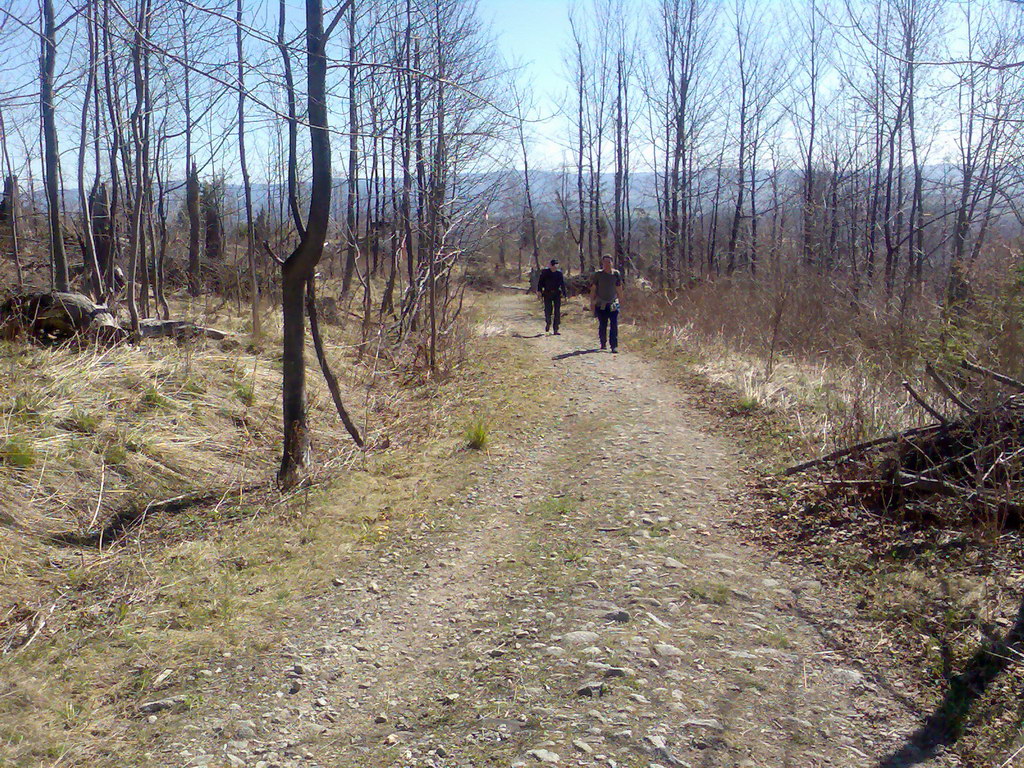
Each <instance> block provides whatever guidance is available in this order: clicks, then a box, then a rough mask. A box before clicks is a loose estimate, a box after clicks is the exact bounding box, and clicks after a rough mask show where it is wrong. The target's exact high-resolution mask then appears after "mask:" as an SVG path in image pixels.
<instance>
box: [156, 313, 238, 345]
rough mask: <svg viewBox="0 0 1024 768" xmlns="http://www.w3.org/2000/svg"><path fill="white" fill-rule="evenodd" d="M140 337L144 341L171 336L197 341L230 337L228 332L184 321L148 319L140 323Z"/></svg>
mask: <svg viewBox="0 0 1024 768" xmlns="http://www.w3.org/2000/svg"><path fill="white" fill-rule="evenodd" d="M139 335H140V336H141V337H142V338H144V339H149V338H155V337H159V336H170V337H172V338H175V339H195V338H199V337H200V336H203V337H205V338H207V339H216V340H218V341H219V340H221V339H225V338H227V337H228V335H229V334H228V332H227V331H221V330H218V329H216V328H206V327H204V326H202V325H195V324H194V323H187V322H185V321H184V320H158V319H156V318H146V319H145V320H140V321H139Z"/></svg>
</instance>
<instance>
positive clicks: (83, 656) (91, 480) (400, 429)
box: [0, 306, 540, 766]
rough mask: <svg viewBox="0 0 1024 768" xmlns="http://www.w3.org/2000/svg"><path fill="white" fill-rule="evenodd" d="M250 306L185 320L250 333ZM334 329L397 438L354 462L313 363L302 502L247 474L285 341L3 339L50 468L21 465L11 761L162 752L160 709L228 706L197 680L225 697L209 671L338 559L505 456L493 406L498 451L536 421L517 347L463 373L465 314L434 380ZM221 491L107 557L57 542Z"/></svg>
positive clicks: (361, 551)
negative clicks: (34, 344)
mask: <svg viewBox="0 0 1024 768" xmlns="http://www.w3.org/2000/svg"><path fill="white" fill-rule="evenodd" d="M207 309H208V311H207ZM233 309H234V308H232V307H226V306H221V307H219V308H217V307H209V308H205V307H204V311H203V312H198V311H197V312H193V313H192V314H191V315H189V314H188V312H189V310H188V308H187V307H178V312H179V313H180V315H181V316H191V317H194V318H195V319H197V320H202V321H203V322H206V323H208V324H211V325H216V326H218V327H222V328H225V327H226V328H229V329H237V330H244V324H243V323H242V321H240V320H236V319H234V316H233ZM269 316H270V315H269V313H268V317H269ZM323 330H324V333H325V335H326V336H327V338H328V341H329V342H333V343H330V344H329V356H330V357H331V359H332V361H333V362H334V364H335V372H336V373H337V374H338V375H339V376H340V377H341V379H342V384H343V387H345V388H346V389H347V393H346V402H347V404H348V405H349V407H350V410H351V412H352V413H353V415H354V416H355V417H356V419H357V421H358V422H359V423H360V426H361V427H364V429H365V427H366V426H367V425H368V426H369V430H368V432H369V434H368V438H369V439H368V442H369V443H370V444H371V445H373V446H375V450H373V451H371V452H369V453H366V454H357V455H353V453H352V451H351V450H350V447H349V446H350V445H351V443H350V440H349V439H348V437H347V435H345V433H344V431H343V429H341V427H340V424H338V419H337V417H336V416H335V415H334V413H333V411H332V410H331V407H332V406H331V403H330V400H329V397H328V396H327V393H326V392H325V391H324V389H323V387H322V384H321V381H320V379H319V374H318V372H317V371H316V369H315V367H311V368H310V371H309V373H310V376H309V384H310V390H311V391H310V400H311V405H312V409H313V412H312V414H311V423H312V426H313V428H314V443H315V446H316V452H317V456H318V459H319V460H320V465H319V466H320V470H321V475H320V477H321V479H326V478H329V479H330V482H329V483H327V484H321V485H317V486H314V487H312V488H308V489H305V490H302V491H300V492H298V493H296V494H293V495H291V496H288V497H282V496H280V494H278V492H277V491H276V490H274V489H273V487H272V486H270V485H269V484H268V486H267V487H266V489H265V490H264V491H261V492H257V493H246V494H240V493H239V492H238V488H239V485H240V484H241V483H243V482H246V481H247V480H251V479H260V480H266V481H268V483H269V481H271V480H272V477H273V472H274V469H275V468H276V467H275V465H276V460H277V450H278V448H277V445H278V437H277V435H278V431H279V429H280V427H279V420H280V410H279V409H280V406H279V404H278V400H279V394H278V389H279V381H280V373H279V367H278V363H277V359H278V358H277V357H276V355H277V339H276V338H275V337H274V336H273V335H271V336H270V337H268V338H266V339H264V340H263V341H262V342H261V343H260V344H259V345H257V346H252V345H250V344H249V341H248V339H247V337H245V336H244V335H243V336H240V337H238V339H237V340H236V341H232V342H229V343H227V344H221V343H209V342H202V343H198V344H195V345H189V346H181V347H179V346H177V345H175V344H174V343H173V342H163V341H161V342H157V343H147V344H146V345H145V346H143V347H139V348H134V349H133V348H117V349H113V350H101V349H89V350H84V351H74V350H70V349H64V350H45V349H38V348H28V347H13V346H9V347H4V348H3V349H2V352H0V354H2V358H0V359H2V363H0V364H2V365H3V367H4V369H5V373H6V372H7V371H10V372H11V373H12V374H13V375H12V376H4V378H3V380H2V381H3V384H2V386H3V387H4V389H3V392H2V397H3V402H4V403H5V404H6V405H5V409H4V414H5V415H4V417H3V425H2V429H3V430H4V432H3V434H4V436H5V438H11V439H13V438H19V439H20V438H22V437H24V439H26V440H27V441H29V443H30V444H31V446H32V448H33V450H34V451H35V454H34V460H33V462H32V464H31V465H30V466H28V467H25V468H19V467H16V466H9V465H4V466H2V467H0V493H3V494H4V496H3V497H2V502H0V503H2V506H0V765H12V766H41V765H54V766H56V765H60V766H70V765H81V766H123V765H131V764H139V763H140V762H144V761H143V760H142V759H141V758H140V757H139V756H140V755H141V753H142V752H143V751H145V749H146V743H147V741H148V740H150V739H153V738H158V737H160V735H161V734H164V732H165V731H168V729H173V728H174V727H175V726H174V722H175V721H174V718H161V719H159V720H158V722H156V723H149V722H147V721H146V720H145V718H144V717H142V716H140V715H139V714H138V713H137V710H136V707H137V705H138V704H139V703H140V702H142V701H148V700H152V699H155V698H162V697H167V696H172V695H180V696H183V697H184V698H183V701H182V704H181V706H185V707H204V706H206V705H207V703H206V702H204V701H203V700H202V699H199V698H197V697H196V695H195V694H194V691H195V690H196V689H197V688H203V689H207V690H211V686H210V681H211V678H209V677H207V676H208V675H209V674H211V672H212V673H213V675H214V677H213V678H212V679H213V680H214V681H215V680H216V676H217V675H219V674H228V673H229V671H230V670H231V669H232V668H233V667H234V666H235V665H236V664H240V663H244V662H245V660H247V659H248V660H251V659H253V657H255V656H258V655H259V654H262V653H266V652H268V651H271V650H272V649H274V648H276V647H277V645H278V644H279V643H280V642H281V640H282V639H283V634H282V631H283V630H282V627H284V626H286V625H287V623H288V622H289V621H290V620H292V619H294V618H295V617H296V616H297V615H299V614H300V613H301V612H302V610H304V600H305V599H306V598H307V596H308V595H311V594H316V593H319V592H322V591H324V590H327V589H330V588H331V587H330V580H331V578H332V576H333V575H334V574H335V573H337V572H339V571H340V570H343V569H345V568H351V567H356V566H354V565H353V564H354V563H358V562H359V559H360V558H361V557H369V556H372V547H373V546H374V545H375V544H376V543H377V542H379V541H381V540H383V539H386V538H388V537H389V536H390V535H392V534H393V533H394V532H396V531H399V530H401V529H402V527H403V526H404V525H406V524H409V523H411V522H415V523H416V524H417V525H432V524H434V522H435V519H434V518H435V516H436V514H437V512H436V510H438V509H440V508H442V506H443V505H445V504H447V500H448V498H449V496H450V494H451V493H453V492H455V491H456V490H457V489H458V488H460V487H461V484H464V483H467V482H470V481H471V480H472V477H471V476H470V475H469V472H470V471H475V470H476V468H477V467H478V466H479V462H480V461H482V460H484V458H483V457H482V456H481V454H479V453H477V452H473V451H466V450H465V448H464V445H465V443H464V434H463V431H464V426H465V424H466V422H467V420H468V419H470V418H471V417H472V415H473V414H477V413H481V412H486V413H489V414H493V416H491V417H489V419H490V420H489V426H490V428H491V432H490V435H491V438H492V442H493V444H494V445H495V450H498V451H500V450H501V446H502V444H503V443H504V442H506V441H505V439H504V436H505V435H507V434H508V433H509V432H512V431H514V430H516V429H520V428H522V418H523V414H522V413H519V412H516V413H512V412H506V411H504V410H502V408H501V406H500V403H503V402H506V401H507V400H510V399H511V400H515V401H516V402H519V401H520V400H523V399H525V395H526V389H529V388H530V386H529V385H528V384H527V383H525V382H524V383H522V384H521V386H522V387H523V391H521V392H507V391H503V390H501V389H500V388H499V387H496V386H495V385H494V381H493V376H492V375H491V373H492V372H493V371H494V370H496V369H497V367H498V366H497V365H496V361H497V360H507V359H508V356H509V355H510V354H511V352H510V349H509V348H508V345H509V340H508V339H502V338H494V339H488V340H486V341H482V342H480V345H479V348H477V347H476V346H474V353H473V356H472V358H473V359H472V360H470V361H468V362H465V363H464V364H463V365H462V366H461V367H457V366H456V362H457V361H458V360H459V359H462V358H464V357H465V356H466V345H467V344H470V343H473V344H474V345H476V342H471V340H470V337H469V335H468V333H467V332H466V330H465V326H463V327H462V328H461V329H457V330H454V331H453V333H452V334H451V335H450V336H449V337H448V338H446V344H445V348H444V353H443V355H442V362H443V363H444V365H445V366H446V368H445V369H444V371H443V374H444V375H442V376H440V377H430V376H428V375H426V372H425V371H424V370H423V368H422V357H421V355H419V354H418V353H417V351H416V350H415V349H411V350H402V351H389V350H388V349H387V347H386V346H385V345H380V346H375V345H372V344H371V345H366V346H365V347H364V348H363V349H362V354H361V355H360V354H359V349H358V341H359V338H358V328H353V327H349V328H338V327H336V326H325V327H324V329H323ZM357 358H358V362H357ZM310 364H311V366H315V362H314V361H313V357H312V355H310ZM514 386H520V384H515V385H514ZM538 407H540V406H538ZM117 451H120V455H115V452H117ZM440 466H444V467H445V472H444V473H443V474H442V475H440V476H439V473H438V471H437V468H438V467H440ZM339 469H343V470H344V471H340V472H339V471H338V470H339ZM332 470H333V472H332ZM101 486H102V488H103V491H102V494H101V493H100V487H101ZM211 488H215V489H222V495H220V496H218V497H216V498H215V499H214V500H212V501H210V502H209V503H206V504H203V505H199V506H196V507H192V508H188V509H186V510H184V511H181V512H178V513H176V514H174V515H173V516H169V515H152V516H148V517H147V518H146V519H145V522H144V524H143V525H141V526H140V527H137V528H135V529H133V531H132V533H131V535H130V536H128V537H126V538H125V539H124V540H122V541H117V542H114V543H113V544H108V545H107V546H105V547H104V548H103V549H97V548H95V547H84V548H83V547H79V546H68V545H60V544H58V543H56V542H54V541H52V540H51V539H49V538H48V537H47V535H46V534H48V533H51V532H58V531H68V530H73V531H88V530H93V529H95V528H97V527H99V526H101V525H102V523H103V520H104V518H105V517H108V516H109V515H111V514H113V513H114V512H115V511H116V510H119V509H121V508H123V507H124V506H125V505H129V504H141V503H144V502H146V501H148V500H149V499H152V498H166V497H167V496H171V495H176V494H179V493H181V492H183V491H185V490H189V489H202V490H208V489H211ZM97 501H99V505H98V506H99V513H98V514H97V513H96V508H97ZM439 505H441V506H439ZM250 663H251V661H250ZM165 670H170V672H169V673H168V674H166V675H164V674H163V673H164V672H165ZM217 670H222V671H220V672H218V671H217ZM197 680H203V681H204V682H203V685H202V686H198V685H197V683H196V681H197ZM215 688H216V686H215V685H214V686H213V688H212V690H215ZM215 708H216V709H222V707H215ZM168 733H169V731H168Z"/></svg>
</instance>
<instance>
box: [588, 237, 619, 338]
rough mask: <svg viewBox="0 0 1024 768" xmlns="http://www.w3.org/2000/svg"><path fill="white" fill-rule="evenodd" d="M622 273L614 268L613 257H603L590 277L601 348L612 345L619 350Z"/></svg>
mask: <svg viewBox="0 0 1024 768" xmlns="http://www.w3.org/2000/svg"><path fill="white" fill-rule="evenodd" d="M620 285H622V273H621V272H619V270H617V269H613V268H612V257H611V256H603V257H602V258H601V269H599V270H598V271H597V272H595V273H594V276H593V277H592V278H591V279H590V311H591V312H593V313H594V315H595V316H596V317H597V338H598V340H599V341H600V342H601V349H606V348H607V346H608V345H611V348H612V352H618V351H619V292H618V288H619V286H620Z"/></svg>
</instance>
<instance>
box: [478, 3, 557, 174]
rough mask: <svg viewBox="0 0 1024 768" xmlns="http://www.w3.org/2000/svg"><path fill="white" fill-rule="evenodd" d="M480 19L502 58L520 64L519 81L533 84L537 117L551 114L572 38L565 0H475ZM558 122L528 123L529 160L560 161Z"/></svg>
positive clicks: (542, 164)
mask: <svg viewBox="0 0 1024 768" xmlns="http://www.w3.org/2000/svg"><path fill="white" fill-rule="evenodd" d="M478 1H479V12H480V17H481V18H482V19H483V20H484V21H485V22H487V23H489V24H491V26H492V29H493V31H494V35H495V37H496V38H497V40H498V45H499V46H500V48H501V51H502V54H503V55H504V56H505V58H506V60H508V61H510V62H511V61H518V62H521V63H522V64H523V65H524V70H525V71H524V72H523V76H522V78H521V82H522V83H523V85H524V88H525V86H526V84H528V83H532V86H533V88H532V90H533V92H534V94H535V98H536V106H537V112H538V113H539V116H550V115H551V114H552V113H553V112H554V111H555V110H556V106H555V105H556V104H557V103H558V102H559V101H560V100H561V99H562V97H564V95H565V92H566V85H565V79H564V66H563V63H562V55H563V52H564V50H565V46H566V45H567V44H568V42H569V40H570V36H571V30H570V28H569V8H570V7H571V5H572V4H571V3H570V2H568V0H478ZM564 125H565V124H564V123H563V121H562V120H561V119H557V118H553V119H549V120H545V121H544V122H541V123H533V124H532V133H533V146H532V147H531V149H532V151H531V162H532V163H536V164H537V165H538V166H539V167H542V168H553V167H555V166H557V165H558V164H559V162H560V159H561V150H560V147H559V145H558V141H559V140H560V134H561V133H562V132H563V130H564Z"/></svg>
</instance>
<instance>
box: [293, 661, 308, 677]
mask: <svg viewBox="0 0 1024 768" xmlns="http://www.w3.org/2000/svg"><path fill="white" fill-rule="evenodd" d="M308 671H309V670H307V669H306V667H305V665H303V664H294V665H292V667H290V668H289V669H288V674H289V675H296V676H298V677H301V676H302V675H304V674H306V672H308Z"/></svg>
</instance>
